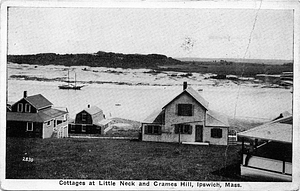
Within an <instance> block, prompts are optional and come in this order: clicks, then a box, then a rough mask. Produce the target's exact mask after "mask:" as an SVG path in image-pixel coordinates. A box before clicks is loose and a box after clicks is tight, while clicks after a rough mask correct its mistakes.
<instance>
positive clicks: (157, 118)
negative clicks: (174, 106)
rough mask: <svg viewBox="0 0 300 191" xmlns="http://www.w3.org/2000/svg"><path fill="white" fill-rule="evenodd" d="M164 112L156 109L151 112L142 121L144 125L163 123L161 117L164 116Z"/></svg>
mask: <svg viewBox="0 0 300 191" xmlns="http://www.w3.org/2000/svg"><path fill="white" fill-rule="evenodd" d="M164 112H165V110H162V109H158V110H155V111H153V112H152V113H151V114H150V115H149V116H148V117H147V118H146V119H144V120H143V122H144V123H163V121H162V119H163V118H162V117H161V116H162V115H163V114H164Z"/></svg>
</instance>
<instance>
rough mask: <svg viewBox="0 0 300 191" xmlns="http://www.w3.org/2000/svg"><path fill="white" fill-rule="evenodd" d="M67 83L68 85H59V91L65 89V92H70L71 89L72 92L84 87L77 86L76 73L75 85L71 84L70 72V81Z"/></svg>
mask: <svg viewBox="0 0 300 191" xmlns="http://www.w3.org/2000/svg"><path fill="white" fill-rule="evenodd" d="M67 82H68V84H65V85H59V86H58V88H59V89H65V90H69V89H71V90H80V89H81V88H82V87H83V85H81V86H78V85H76V73H75V80H74V84H72V83H70V79H69V71H68V81H67Z"/></svg>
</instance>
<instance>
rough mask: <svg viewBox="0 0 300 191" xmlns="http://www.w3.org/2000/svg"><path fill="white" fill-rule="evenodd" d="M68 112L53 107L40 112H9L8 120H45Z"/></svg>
mask: <svg viewBox="0 0 300 191" xmlns="http://www.w3.org/2000/svg"><path fill="white" fill-rule="evenodd" d="M66 113H67V112H66V111H61V110H58V109H52V108H49V109H45V110H41V111H39V112H38V113H21V112H7V121H28V122H45V121H48V120H51V119H53V118H55V117H59V116H61V115H64V114H66Z"/></svg>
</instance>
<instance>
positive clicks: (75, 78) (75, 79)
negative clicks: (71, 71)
mask: <svg viewBox="0 0 300 191" xmlns="http://www.w3.org/2000/svg"><path fill="white" fill-rule="evenodd" d="M75 87H76V72H75Z"/></svg>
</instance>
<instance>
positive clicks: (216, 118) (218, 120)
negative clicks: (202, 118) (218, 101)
mask: <svg viewBox="0 0 300 191" xmlns="http://www.w3.org/2000/svg"><path fill="white" fill-rule="evenodd" d="M206 126H217V127H229V123H228V118H227V116H225V115H223V114H221V113H219V112H216V111H213V110H208V112H207V116H206Z"/></svg>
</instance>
